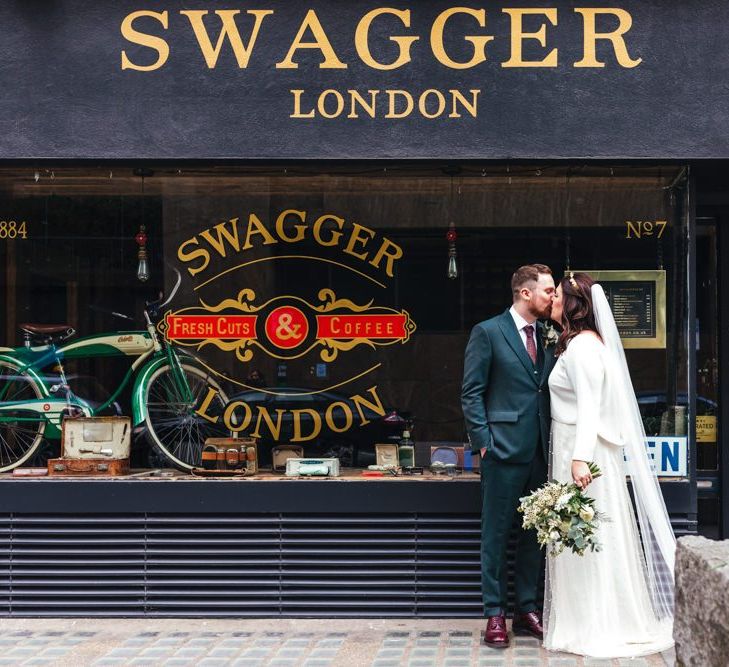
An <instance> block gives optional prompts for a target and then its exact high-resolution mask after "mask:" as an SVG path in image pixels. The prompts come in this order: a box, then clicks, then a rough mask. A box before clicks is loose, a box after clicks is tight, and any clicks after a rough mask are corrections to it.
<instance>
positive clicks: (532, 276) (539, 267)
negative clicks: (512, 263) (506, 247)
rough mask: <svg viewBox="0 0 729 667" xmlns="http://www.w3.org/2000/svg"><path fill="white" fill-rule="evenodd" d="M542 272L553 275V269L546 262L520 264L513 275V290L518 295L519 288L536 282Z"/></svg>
mask: <svg viewBox="0 0 729 667" xmlns="http://www.w3.org/2000/svg"><path fill="white" fill-rule="evenodd" d="M540 274H547V275H549V276H551V275H552V269H550V268H549V267H548V266H547V265H546V264H525V265H524V266H520V267H519V268H518V269H517V270H516V271H514V275H513V276H511V292H512V294H513V295H514V296H515V297H516V295H517V294H519V290H520V289H521V288H522V287H524V286H525V285H526V284H527V283H536V282H538V280H539V275H540Z"/></svg>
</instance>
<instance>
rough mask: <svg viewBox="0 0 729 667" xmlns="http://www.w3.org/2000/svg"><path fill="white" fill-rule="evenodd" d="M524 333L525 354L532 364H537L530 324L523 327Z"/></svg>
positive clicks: (532, 329) (532, 328)
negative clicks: (527, 354) (526, 353)
mask: <svg viewBox="0 0 729 667" xmlns="http://www.w3.org/2000/svg"><path fill="white" fill-rule="evenodd" d="M524 333H525V334H526V339H527V341H526V343H527V352H528V353H529V357H530V358H531V360H532V363H533V364H536V363H537V346H536V345H535V343H534V327H533V326H532V325H531V324H527V325H526V326H525V327H524Z"/></svg>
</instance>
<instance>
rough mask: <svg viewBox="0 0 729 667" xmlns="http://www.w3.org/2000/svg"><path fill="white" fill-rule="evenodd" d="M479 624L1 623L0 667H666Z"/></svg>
mask: <svg viewBox="0 0 729 667" xmlns="http://www.w3.org/2000/svg"><path fill="white" fill-rule="evenodd" d="M483 625H484V624H483V622H482V621H478V620H473V619H468V620H457V619H447V620H436V619H432V620H430V619H429V620H411V619H403V620H399V619H386V620H380V619H362V620H310V619H301V620H297V619H263V620H252V619H240V620H238V619H235V620H230V619H226V620H217V619H212V620H201V619H4V620H3V621H2V622H1V627H2V633H0V665H54V666H56V665H61V666H62V665H73V666H74V667H78V666H79V665H92V666H94V667H103V666H107V665H108V666H112V665H119V666H122V665H164V666H165V667H166V666H170V667H172V666H178V667H184V666H188V665H189V666H193V665H194V666H195V667H198V666H199V667H217V666H223V665H233V666H236V667H237V666H238V665H241V666H243V665H245V666H246V667H264V666H265V667H268V666H270V667H284V666H287V667H288V666H292V667H293V666H294V665H295V666H297V667H344V666H346V667H349V666H350V665H351V666H353V667H359V666H362V667H364V666H367V667H399V666H401V665H403V666H405V667H434V666H440V665H443V666H444V667H471V666H472V665H473V666H476V667H539V666H541V665H546V666H548V667H666V665H671V666H673V665H674V662H675V660H674V653H673V651H669V652H666V653H663V654H660V655H654V656H648V657H645V658H636V659H633V660H612V661H611V660H592V659H584V660H583V659H582V658H580V657H577V656H574V655H570V654H565V653H548V652H546V651H544V650H543V649H542V648H541V647H540V645H539V642H538V641H537V640H536V639H532V638H530V637H516V638H514V637H513V635H512V642H511V647H510V648H509V649H507V650H498V649H491V648H488V647H487V646H484V645H483V644H482V642H481V633H482V630H483V627H482V626H483Z"/></svg>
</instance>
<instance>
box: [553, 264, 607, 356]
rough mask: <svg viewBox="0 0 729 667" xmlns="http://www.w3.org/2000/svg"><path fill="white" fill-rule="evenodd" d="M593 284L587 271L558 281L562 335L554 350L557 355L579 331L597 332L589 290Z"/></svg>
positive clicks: (569, 275)
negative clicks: (560, 298)
mask: <svg viewBox="0 0 729 667" xmlns="http://www.w3.org/2000/svg"><path fill="white" fill-rule="evenodd" d="M594 284H595V281H594V280H593V279H592V278H591V277H590V274H589V273H575V274H568V275H567V276H565V277H564V278H562V280H561V281H560V285H561V286H562V335H561V336H560V337H559V342H558V343H557V349H556V350H555V353H556V354H557V355H560V354H562V352H564V351H565V350H566V349H567V346H568V345H569V343H570V341H571V340H572V339H573V338H574V337H575V336H576V335H577V334H579V333H580V332H582V331H594V332H595V333H597V324H596V323H595V311H594V309H593V307H592V292H591V288H592V286H593V285H594ZM598 335H599V334H598Z"/></svg>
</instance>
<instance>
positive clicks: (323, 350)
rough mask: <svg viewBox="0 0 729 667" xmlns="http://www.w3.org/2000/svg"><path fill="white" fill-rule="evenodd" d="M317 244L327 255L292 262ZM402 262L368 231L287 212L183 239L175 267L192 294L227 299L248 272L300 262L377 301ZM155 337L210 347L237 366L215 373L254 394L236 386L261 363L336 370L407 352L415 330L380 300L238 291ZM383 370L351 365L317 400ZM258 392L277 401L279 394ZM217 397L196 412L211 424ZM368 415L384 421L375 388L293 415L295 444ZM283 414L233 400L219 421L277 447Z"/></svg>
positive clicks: (211, 394)
mask: <svg viewBox="0 0 729 667" xmlns="http://www.w3.org/2000/svg"><path fill="white" fill-rule="evenodd" d="M312 241H313V242H314V247H318V248H320V249H321V250H322V256H317V255H307V254H301V253H298V254H297V253H296V250H297V246H301V245H304V244H305V245H306V247H307V248H311V247H312V243H311V242H312ZM274 247H278V249H281V250H282V252H280V253H276V254H267V255H265V256H263V257H260V256H258V255H257V253H256V249H260V248H267V249H268V251H269V252H270V250H272V249H273V248H274ZM325 250H326V251H328V252H327V253H326V254H327V256H324V252H323V251H325ZM332 250H333V251H334V252H335V254H334V257H333V256H332V252H331V251H332ZM249 256H250V257H249ZM402 256H403V251H402V249H401V247H400V246H398V245H397V244H395V243H393V242H392V241H391V240H390V239H388V238H386V237H381V236H378V234H377V233H376V232H375V231H374V230H372V229H369V228H367V227H365V226H363V225H360V224H358V223H355V222H348V221H346V220H345V218H343V217H340V216H338V215H335V214H333V213H327V214H323V215H316V216H312V215H311V214H309V213H308V212H307V211H305V210H297V209H287V210H284V211H282V212H281V213H280V214H279V215H278V216H276V218H275V219H274V220H273V221H272V224H271V225H270V226H269V225H266V224H265V223H264V222H263V221H262V220H261V219H260V217H259V216H258V215H256V214H255V213H250V214H249V215H248V216H247V217H245V218H242V217H236V218H231V219H229V220H227V221H225V222H221V223H219V224H217V225H215V226H214V227H211V228H209V229H206V230H203V231H202V232H200V233H199V234H197V235H195V236H194V237H192V238H189V239H187V240H185V241H184V242H183V243H181V244H180V246H179V248H178V252H177V257H178V259H179V260H180V261H181V262H182V263H183V264H184V266H185V270H186V271H187V273H188V274H189V275H190V276H191V277H193V279H194V280H195V282H196V285H195V290H196V291H198V290H201V289H203V288H206V287H207V288H210V287H214V286H218V289H217V290H216V291H217V292H220V291H221V289H220V286H221V285H223V286H225V287H224V288H223V289H222V291H226V290H227V289H228V286H232V285H240V284H241V283H243V284H245V281H246V272H247V271H250V270H251V269H253V268H255V270H258V271H260V270H261V267H263V266H265V265H266V264H267V263H271V264H275V263H282V262H287V261H290V260H295V261H296V262H297V263H298V265H299V266H300V263H301V262H305V263H310V264H328V265H332V266H335V267H337V268H338V269H340V270H345V271H347V272H348V273H350V274H352V275H355V276H357V277H358V279H359V280H361V281H362V282H363V283H364V284H365V285H368V286H372V287H373V289H374V288H379V289H377V292H378V293H379V292H380V290H381V289H386V288H387V281H389V280H390V279H392V278H393V277H394V275H395V267H396V263H397V262H398V260H400V259H401V258H402ZM230 258H233V259H235V260H238V259H241V260H243V261H241V262H239V263H237V264H235V265H234V266H232V267H227V268H223V269H222V270H221V262H222V261H223V260H226V259H230ZM373 273H374V275H373ZM249 277H250V275H249ZM158 328H159V331H160V333H161V334H162V335H164V336H165V338H166V339H167V340H168V341H170V342H172V343H174V344H176V345H181V346H185V347H192V348H195V349H196V350H197V351H200V352H203V353H204V350H205V349H206V348H210V347H213V348H215V349H217V350H220V351H222V352H224V353H226V354H229V355H231V356H232V361H233V363H232V364H228V365H227V368H228V369H230V368H232V369H233V372H230V371H224V370H222V369H218V368H215V367H213V366H210V365H209V366H208V368H209V370H210V371H212V372H213V373H215V374H216V375H218V376H220V377H222V378H224V379H225V380H228V381H229V382H231V383H233V384H235V385H238V386H240V387H241V388H242V389H253V387H250V386H248V385H247V384H246V381H245V380H241V379H240V378H242V377H245V376H246V371H247V369H248V368H249V364H250V363H251V362H254V361H255V360H256V358H257V357H258V356H263V357H269V358H273V359H275V360H276V361H277V362H290V361H294V360H301V359H312V358H314V357H315V358H317V360H321V361H322V362H324V363H326V364H333V363H336V362H337V361H338V360H339V359H341V357H342V355H354V356H355V357H356V355H357V351H358V350H359V349H369V350H376V349H377V348H380V347H385V346H391V345H402V344H405V343H407V342H408V341H409V340H410V337H411V336H412V334H413V333H414V332H415V330H416V325H415V322H413V320H412V318H411V317H410V315H409V313H408V312H407V311H405V310H396V309H394V308H391V307H388V306H386V305H383V304H381V303H378V302H377V300H376V299H375V298H373V299H370V300H368V301H366V302H364V303H363V302H359V301H355V300H352V299H350V298H347V296H345V295H339V294H337V291H336V290H335V289H332V288H330V287H322V288H320V289H319V290H318V291H317V293H316V298H315V299H311V300H310V299H308V298H306V296H302V295H300V294H278V295H274V296H269V297H268V298H260V297H259V295H258V294H257V293H256V291H255V290H254V289H251V288H248V287H242V288H239V289H237V290H233V293H232V294H231V295H230V296H229V297H227V298H223V299H218V300H217V301H215V302H210V303H209V302H208V301H206V300H204V299H202V298H200V299H199V301H198V303H197V304H196V305H193V306H189V307H186V308H182V309H180V310H177V311H169V312H167V313H166V314H165V317H164V319H163V320H162V321H161V322H160V324H159V326H158ZM349 361H351V359H350V360H349ZM379 366H380V364H379V363H376V364H374V365H371V366H368V365H366V364H365V365H364V366H362V367H359V366H358V365H357V363H354V364H353V363H348V364H347V368H349V369H354V371H353V372H351V373H350V374H349V375H347V376H345V377H343V378H341V377H340V378H338V380H337V382H336V384H335V385H332V386H329V387H325V388H323V389H321V388H320V389H317V390H315V391H314V390H312V393H322V392H327V391H330V390H335V389H336V390H337V391H338V392H341V391H343V388H344V390H346V386H347V385H350V384H352V383H354V382H356V381H366V380H367V378H368V376H370V375H371V374H373V373H374V372H375V371H376V370H377V369H378V368H379ZM236 370H237V372H236ZM255 390H256V391H258V392H261V391H263V392H265V393H269V394H273V395H277V391H276V390H275V389H260V388H255ZM301 393H302V392H299V393H298V394H297V395H301ZM282 395H284V396H288V395H289V394H282ZM215 398H216V391H215V390H214V389H212V388H210V389H209V390H208V394H207V396H206V397H205V398H204V399H203V401H202V404H201V406H200V408H199V410H198V413H199V414H200V415H201V416H203V417H206V418H207V419H210V420H211V421H217V420H218V419H220V416H217V415H216V416H211V415H209V414H208V412H207V411H208V409H209V408H210V406H211V404H213V401H214V400H215ZM366 410H367V411H370V412H369V414H370V415H371V414H372V412H374V413H375V414H378V415H384V414H385V409H384V406H383V404H382V401H381V399H380V396H379V393H378V388H377V385H376V384H372V385H371V386H369V387H368V388H367V389H366V391H365V392H363V393H355V394H353V395H351V396H348V400H336V401H332V402H331V404H330V405H328V407H327V408H326V409H325V410H324V414H323V415H322V414H320V413H319V412H317V411H314V410H312V409H308V408H301V409H298V410H296V409H294V410H291V412H292V414H291V418H292V420H293V431H294V437H293V438H292V440H293V441H294V442H303V441H307V440H313V439H314V438H316V437H317V436H318V435H319V432H320V431H321V428H322V419H323V420H324V422H325V423H326V425H327V426H328V427H329V428H330V429H332V430H333V431H335V432H344V431H346V430H349V429H350V428H353V427H354V426H356V425H364V424H366V423H367V422H368V418H367V416H366V413H365V411H366ZM283 413H284V410H280V409H279V410H276V411H275V414H271V412H270V411H269V410H268V409H267V408H266V407H265V406H261V405H258V406H255V408H253V407H251V406H250V405H248V403H247V402H246V401H245V400H234V401H232V402H230V403H229V404H228V405H227V407H226V409H225V412H224V414H223V416H222V419H223V420H224V422H225V425H226V427H227V428H229V429H230V430H232V431H247V432H248V431H250V432H251V435H253V436H254V437H262V436H269V437H272V438H273V439H278V435H279V434H280V431H281V421H282V419H283V418H284V414H283ZM302 417H307V418H308V423H309V424H310V426H309V430H308V432H305V430H304V428H303V426H302Z"/></svg>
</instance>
